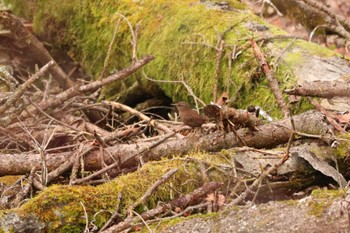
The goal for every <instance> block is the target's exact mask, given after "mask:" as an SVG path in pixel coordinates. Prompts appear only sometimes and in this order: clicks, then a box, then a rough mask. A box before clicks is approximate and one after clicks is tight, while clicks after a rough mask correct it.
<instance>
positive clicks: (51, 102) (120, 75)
mask: <svg viewBox="0 0 350 233" xmlns="http://www.w3.org/2000/svg"><path fill="white" fill-rule="evenodd" d="M153 59H154V57H153V56H150V55H149V56H145V57H144V58H142V59H140V60H138V61H137V62H135V63H134V64H132V65H131V66H130V67H128V68H125V69H123V70H121V71H118V72H116V73H114V74H112V75H110V76H108V77H107V78H105V79H103V80H97V81H94V82H91V83H89V84H86V85H83V86H73V87H71V88H69V89H68V90H66V91H64V92H62V93H60V94H58V95H56V96H55V97H52V98H50V99H48V100H47V101H44V102H41V103H40V104H38V106H39V108H41V109H42V110H45V109H47V108H54V107H57V106H59V105H61V104H63V103H65V101H67V100H69V99H71V98H73V97H75V96H77V95H80V94H83V93H86V92H89V91H94V90H97V89H98V88H100V87H102V86H105V85H107V84H109V83H111V82H114V81H117V80H121V79H124V78H126V77H128V76H130V75H131V74H133V73H135V72H136V71H137V70H138V69H140V68H141V67H142V66H144V65H146V64H147V63H149V62H150V61H152V60H153ZM31 112H32V113H35V110H34V109H32V110H31ZM27 116H28V113H26V112H24V113H22V117H27Z"/></svg>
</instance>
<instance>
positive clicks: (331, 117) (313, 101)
mask: <svg viewBox="0 0 350 233" xmlns="http://www.w3.org/2000/svg"><path fill="white" fill-rule="evenodd" d="M308 99H309V101H310V102H311V104H312V105H313V106H315V108H316V109H317V110H318V111H320V112H322V113H323V114H324V115H325V116H326V118H327V120H328V121H329V123H331V124H332V125H333V126H334V128H336V129H337V130H338V131H339V132H341V133H346V131H345V129H343V128H342V127H341V126H340V125H339V124H338V123H337V122H336V121H335V120H334V117H333V116H332V115H331V113H329V112H328V111H327V110H326V109H324V108H323V107H322V106H321V105H320V104H319V103H318V102H317V101H316V100H314V99H311V98H310V97H309V98H308Z"/></svg>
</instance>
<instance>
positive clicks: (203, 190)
mask: <svg viewBox="0 0 350 233" xmlns="http://www.w3.org/2000/svg"><path fill="white" fill-rule="evenodd" d="M221 186H222V183H219V182H210V183H206V184H204V185H203V186H202V187H200V188H198V189H196V190H194V191H193V192H192V193H189V194H187V195H183V196H181V197H179V198H177V199H175V200H173V201H171V202H170V203H167V204H163V205H161V206H159V207H157V208H155V209H152V210H149V211H146V212H144V213H142V214H141V217H142V219H143V220H148V219H151V218H153V217H155V216H157V215H159V214H162V213H166V212H168V211H170V210H171V209H172V208H175V207H181V208H183V209H184V208H185V207H187V206H190V205H195V204H196V203H199V202H201V201H202V199H203V198H204V197H205V196H206V195H207V194H209V193H212V192H214V191H215V190H217V189H219V188H220V187H221ZM140 221H141V220H140V218H139V217H138V216H135V217H129V218H126V219H125V220H124V221H123V222H120V223H118V224H117V225H114V226H112V227H110V228H108V229H107V230H105V231H103V232H102V233H111V232H121V231H123V230H126V229H128V228H130V227H133V226H134V225H135V224H138V223H139V222H140Z"/></svg>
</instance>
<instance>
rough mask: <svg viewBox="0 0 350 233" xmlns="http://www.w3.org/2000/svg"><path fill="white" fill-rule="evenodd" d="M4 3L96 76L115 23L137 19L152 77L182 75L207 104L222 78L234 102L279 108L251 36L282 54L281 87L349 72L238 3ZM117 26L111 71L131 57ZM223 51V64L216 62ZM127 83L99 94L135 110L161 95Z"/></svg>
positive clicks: (178, 95) (180, 91) (175, 92)
mask: <svg viewBox="0 0 350 233" xmlns="http://www.w3.org/2000/svg"><path fill="white" fill-rule="evenodd" d="M5 2H10V3H11V6H12V7H13V9H14V11H15V12H16V13H18V14H20V15H22V16H25V17H28V18H31V19H33V21H34V31H35V32H36V33H37V34H38V35H40V36H41V37H42V38H45V39H47V40H49V41H50V42H52V43H53V44H54V45H55V48H56V49H63V50H67V51H68V53H69V54H70V55H71V56H72V57H74V58H75V59H76V60H77V61H79V62H80V63H82V65H83V66H84V67H85V69H86V70H87V71H88V72H89V73H91V74H92V75H93V76H94V77H96V78H97V77H99V75H100V74H101V73H102V70H103V67H104V58H105V57H106V53H107V51H108V46H109V44H110V41H111V38H112V35H113V33H114V29H115V25H116V24H117V21H118V19H119V18H120V14H123V15H124V16H126V18H128V20H129V21H130V23H131V25H133V26H135V25H136V24H137V23H139V22H140V25H141V30H140V32H139V41H138V48H137V49H138V53H139V54H153V55H155V57H156V59H155V61H154V62H153V63H152V64H150V65H149V66H147V67H146V68H145V73H146V74H147V75H148V77H150V78H153V79H157V80H172V81H174V80H182V78H184V81H186V83H187V84H188V85H189V86H190V87H191V88H192V89H193V90H194V93H195V94H196V95H197V96H199V97H200V98H201V99H203V100H204V101H205V102H207V103H208V102H209V101H210V100H212V99H213V88H214V84H215V83H217V84H218V91H219V92H221V91H223V90H227V91H228V92H229V93H231V94H232V93H237V94H236V95H235V96H233V99H234V101H233V104H234V105H235V107H239V108H245V107H246V106H248V105H259V106H261V107H263V108H264V109H265V110H266V111H267V112H269V113H270V114H271V115H272V116H274V117H280V116H282V113H281V111H280V110H279V107H278V106H277V104H276V101H275V99H274V97H273V94H272V93H271V91H270V90H269V89H268V88H266V85H267V81H266V79H265V78H264V77H263V74H262V73H258V74H257V67H258V63H257V62H256V61H255V59H253V56H254V55H253V52H252V50H251V49H250V48H249V47H250V46H249V45H248V44H249V40H250V39H251V38H255V39H257V40H260V39H262V38H265V40H264V41H266V42H267V43H265V45H264V46H263V48H262V49H263V52H264V53H265V54H266V56H267V58H268V61H269V62H271V64H272V63H274V62H275V61H276V60H277V58H278V62H277V63H276V64H274V68H275V70H276V77H277V79H278V81H279V83H280V87H281V89H284V88H292V87H293V86H294V85H296V84H297V83H299V82H300V81H303V80H315V79H316V80H318V79H319V78H320V75H321V76H322V79H323V80H334V79H339V78H342V77H344V75H345V74H347V73H349V72H350V68H349V65H348V62H347V61H345V60H344V59H343V58H341V57H340V56H338V55H337V54H336V53H335V52H332V51H330V50H328V49H326V48H323V47H321V46H318V45H316V44H313V43H309V42H306V41H303V40H299V39H297V40H295V41H294V40H293V38H290V37H289V39H288V35H287V34H286V33H285V32H284V31H282V30H280V29H277V28H275V27H274V26H271V25H268V24H266V23H265V22H264V21H263V20H261V19H260V18H259V17H257V16H255V15H254V14H253V13H252V12H250V11H249V10H248V9H247V8H246V6H245V5H243V4H242V3H240V2H239V1H236V0H230V1H226V4H221V5H220V4H217V3H216V2H215V1H198V0H181V1H158V0H143V1H127V0H122V1H116V2H111V1H108V0H101V1H84V2H81V1H79V0H69V1H68V0H66V1H62V2H61V4H55V3H54V2H52V1H50V0H44V1H40V2H38V1H25V0H10V1H9V0H5ZM115 13H118V14H115ZM308 19H309V17H308ZM118 30H119V31H118V37H117V39H116V41H115V44H114V45H113V46H114V47H113V48H114V52H113V54H112V56H111V59H110V63H109V65H108V67H107V71H108V72H110V71H114V70H116V69H121V68H122V67H125V66H126V64H129V62H130V60H131V58H132V55H131V50H132V49H131V45H130V43H129V38H130V35H131V33H130V30H129V27H128V26H127V24H126V23H122V24H121V25H120V27H119V29H118ZM286 36H287V38H286ZM218 37H221V39H218ZM269 38H270V39H269ZM220 41H221V42H220ZM218 42H220V43H219V44H218ZM220 46H222V48H223V51H221V50H220ZM219 51H221V52H220V54H221V55H220V57H221V56H222V59H221V62H217V60H218V59H217V58H218V52H219ZM232 53H234V56H233V57H232ZM238 54H239V55H238ZM236 55H237V57H236ZM218 67H220V72H219V70H218ZM216 77H218V80H216ZM123 82H124V83H123V84H121V83H120V82H118V83H116V84H115V85H110V86H109V87H108V88H106V89H104V91H103V94H102V95H103V96H101V98H108V99H116V98H118V99H119V100H118V101H120V102H124V103H126V104H127V105H129V106H131V107H134V106H136V104H138V103H139V102H143V101H144V99H143V100H142V101H141V99H142V98H146V99H147V98H153V97H155V96H157V95H159V94H160V93H162V91H160V90H159V89H158V88H155V85H154V83H152V82H150V81H148V80H146V79H145V78H144V76H142V75H141V73H138V74H136V75H135V76H134V78H133V79H128V80H126V81H123ZM135 82H136V83H139V84H138V85H137V86H139V87H142V89H143V91H141V92H140V88H137V89H136V90H137V92H138V93H143V95H141V96H140V95H139V94H137V93H135V94H134V95H133V94H131V93H130V92H128V93H127V90H130V91H131V90H134V89H133V88H129V87H132V86H134V83H135ZM158 85H159V86H160V87H161V89H162V90H163V91H165V93H166V95H167V96H169V97H170V98H172V100H173V101H178V100H188V101H192V99H191V97H190V96H189V95H188V92H187V90H186V89H185V88H184V87H183V85H182V84H181V83H158ZM215 85H216V84H215ZM126 96H134V97H135V98H132V101H131V100H130V99H129V100H127V99H125V97H126ZM136 97H137V98H136ZM286 97H287V96H285V98H286ZM345 101H346V100H345ZM300 103H301V104H299V105H297V106H296V107H295V110H296V111H299V112H301V111H304V110H305V109H308V108H310V107H311V106H310V105H309V104H308V103H307V101H302V100H301V102H300ZM343 110H345V109H343Z"/></svg>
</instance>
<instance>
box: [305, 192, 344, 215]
mask: <svg viewBox="0 0 350 233" xmlns="http://www.w3.org/2000/svg"><path fill="white" fill-rule="evenodd" d="M344 194H345V191H344V190H342V189H340V190H323V189H315V190H313V191H312V193H311V196H312V199H311V200H310V202H309V214H311V215H314V216H316V217H321V216H322V215H323V214H324V212H325V210H327V208H328V207H329V206H330V205H331V204H332V202H333V200H334V199H335V198H340V197H343V196H344Z"/></svg>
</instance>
